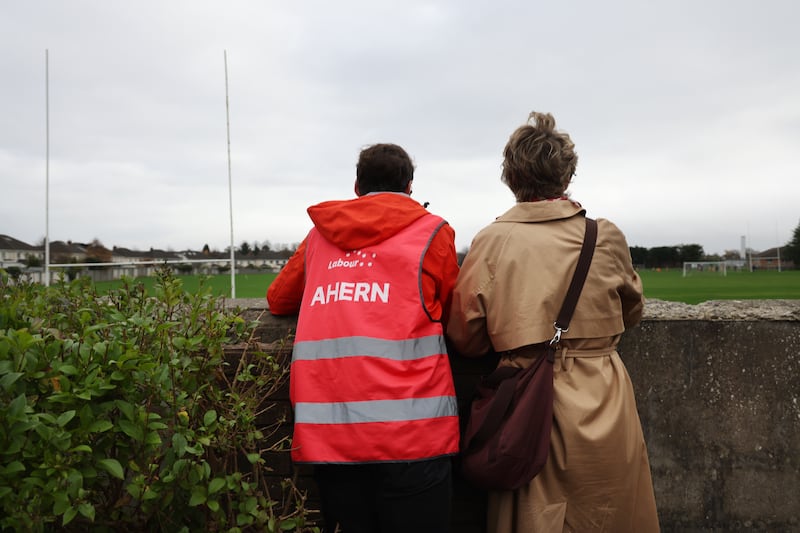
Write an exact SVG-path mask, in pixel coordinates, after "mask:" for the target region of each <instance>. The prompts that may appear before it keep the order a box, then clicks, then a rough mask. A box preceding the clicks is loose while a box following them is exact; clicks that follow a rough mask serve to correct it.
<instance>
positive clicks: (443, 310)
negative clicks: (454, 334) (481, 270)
mask: <svg viewBox="0 0 800 533" xmlns="http://www.w3.org/2000/svg"><path fill="white" fill-rule="evenodd" d="M457 277H458V256H457V255H456V245H455V231H453V228H452V227H450V225H449V224H445V225H444V226H442V228H441V229H440V230H439V231H438V233H437V234H436V235H435V236H434V238H433V240H432V241H431V245H430V247H429V248H428V251H427V252H426V253H425V258H424V259H423V260H422V293H423V296H424V298H425V307H426V309H427V310H428V312H429V313H430V315H431V317H432V318H433V319H434V320H441V321H442V323H445V324H446V323H447V314H448V312H449V310H450V301H451V300H452V297H453V288H454V287H455V284H456V278H457Z"/></svg>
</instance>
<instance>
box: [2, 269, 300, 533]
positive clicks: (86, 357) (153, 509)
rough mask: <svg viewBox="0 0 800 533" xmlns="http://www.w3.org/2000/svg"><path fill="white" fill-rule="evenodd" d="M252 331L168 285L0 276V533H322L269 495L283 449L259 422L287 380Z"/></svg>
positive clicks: (283, 495) (282, 498)
mask: <svg viewBox="0 0 800 533" xmlns="http://www.w3.org/2000/svg"><path fill="white" fill-rule="evenodd" d="M254 327H255V323H252V324H251V323H246V322H245V321H244V320H243V319H242V318H241V317H239V316H238V315H237V314H236V313H233V312H229V311H226V310H225V309H223V307H222V305H221V300H219V299H217V298H216V297H214V296H211V295H210V294H209V292H208V291H207V290H200V291H198V292H197V293H194V294H189V293H186V292H185V291H184V290H183V289H182V287H181V284H180V281H178V280H177V279H175V278H174V277H172V275H171V274H170V273H169V272H168V271H164V272H162V273H160V274H159V277H158V283H157V285H156V297H148V296H147V294H146V291H145V290H144V288H143V287H142V286H141V285H138V284H135V283H133V282H132V281H131V280H126V281H125V283H124V284H123V286H122V287H120V288H118V289H115V290H113V291H110V292H109V293H107V294H105V295H103V296H99V295H98V294H97V293H96V292H95V291H94V289H93V288H92V286H91V284H90V283H89V282H88V281H85V280H83V281H81V280H78V281H73V282H70V283H66V282H63V281H62V282H61V283H58V284H55V285H53V286H51V287H44V286H41V285H37V284H33V283H29V282H26V281H25V280H13V279H12V278H11V277H10V276H9V275H8V274H7V273H5V272H3V271H0V530H2V531H98V532H100V531H114V532H116V533H119V532H122V531H164V532H170V533H173V532H177V531H186V532H188V531H231V532H233V531H316V528H314V527H313V526H312V525H311V521H310V520H309V516H310V513H311V512H310V511H309V510H307V509H306V508H305V507H304V504H305V500H304V496H303V495H302V494H300V492H299V491H298V490H297V489H296V488H295V486H294V484H293V483H292V481H291V480H285V482H284V483H283V484H282V486H281V487H280V488H279V489H278V490H279V492H280V494H270V487H269V486H268V484H267V482H266V477H265V475H264V474H265V473H266V470H267V466H266V465H265V463H264V460H263V458H262V456H263V454H264V453H265V452H268V451H270V452H271V451H276V450H278V449H283V448H285V447H286V443H285V442H270V435H271V434H272V428H271V427H260V426H259V423H258V421H259V420H260V417H259V416H258V415H259V414H260V413H263V411H264V410H266V409H269V408H270V404H269V401H268V400H267V398H268V396H269V394H270V393H271V392H272V391H274V390H275V389H276V388H277V387H278V386H279V385H280V384H281V383H282V381H283V380H284V379H285V378H286V369H285V368H284V365H281V364H279V362H278V361H277V360H276V359H275V358H274V357H272V356H271V355H269V354H266V353H262V352H258V351H257V350H256V349H255V348H254V347H255V343H254V342H252V333H253V330H254ZM231 342H238V343H240V344H243V350H242V355H241V357H240V358H239V361H238V364H236V362H234V363H235V364H228V363H226V361H225V355H224V354H225V351H224V348H225V346H226V345H229V344H230V343H231ZM275 490H276V489H275V488H274V487H273V488H272V491H273V493H274V492H275Z"/></svg>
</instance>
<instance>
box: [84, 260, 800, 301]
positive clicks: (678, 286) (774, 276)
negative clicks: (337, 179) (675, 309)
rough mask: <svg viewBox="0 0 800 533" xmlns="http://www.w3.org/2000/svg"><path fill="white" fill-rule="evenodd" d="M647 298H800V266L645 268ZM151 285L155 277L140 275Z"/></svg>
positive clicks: (259, 291)
mask: <svg viewBox="0 0 800 533" xmlns="http://www.w3.org/2000/svg"><path fill="white" fill-rule="evenodd" d="M639 274H640V275H641V277H642V283H643V284H644V294H645V296H646V297H647V298H654V299H658V300H668V301H674V302H684V303H690V304H696V303H699V302H704V301H707V300H757V299H767V300H772V299H793V300H794V299H800V270H788V271H785V272H776V271H766V270H765V271H757V272H728V275H727V276H723V275H721V274H716V273H693V274H690V275H689V276H686V277H683V275H682V272H681V270H680V269H673V270H662V271H656V270H643V271H641V272H640V273H639ZM178 278H179V279H181V280H182V282H183V286H184V288H185V289H186V290H187V291H196V290H197V289H198V287H199V285H200V280H201V278H200V276H178ZM273 279H275V274H238V275H237V276H236V296H237V297H238V298H264V297H265V295H266V292H267V287H269V284H270V283H272V280H273ZM137 281H141V282H142V283H144V284H145V286H146V287H148V288H151V287H152V286H153V283H154V278H140V279H137ZM204 283H205V285H206V286H208V287H211V291H212V293H213V294H216V295H219V296H228V297H229V296H230V294H231V277H230V275H228V274H223V275H218V276H210V277H208V278H207V279H206V280H205V281H204ZM120 284H121V282H120V281H111V282H102V283H98V284H97V289H98V291H99V292H101V293H103V292H106V291H108V290H109V289H110V288H111V287H118V286H119V285H120Z"/></svg>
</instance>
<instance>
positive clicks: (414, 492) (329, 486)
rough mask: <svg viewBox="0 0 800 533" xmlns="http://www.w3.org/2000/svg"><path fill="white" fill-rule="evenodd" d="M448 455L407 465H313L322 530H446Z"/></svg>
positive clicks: (411, 532) (419, 532) (352, 532)
mask: <svg viewBox="0 0 800 533" xmlns="http://www.w3.org/2000/svg"><path fill="white" fill-rule="evenodd" d="M452 476H453V474H452V465H451V458H450V457H439V458H436V459H429V460H425V461H417V462H413V463H371V464H352V465H350V464H348V465H338V464H337V465H317V466H316V467H315V468H314V478H315V480H316V482H317V486H318V488H319V492H320V498H321V506H322V516H323V519H324V521H325V529H324V531H325V533H334V532H339V533H446V532H448V531H449V530H450V511H451V502H452V496H453V483H452V481H453V479H452Z"/></svg>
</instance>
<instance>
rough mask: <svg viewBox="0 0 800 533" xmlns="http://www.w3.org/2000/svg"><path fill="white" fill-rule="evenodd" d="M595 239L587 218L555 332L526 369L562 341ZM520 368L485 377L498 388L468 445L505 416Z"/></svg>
mask: <svg viewBox="0 0 800 533" xmlns="http://www.w3.org/2000/svg"><path fill="white" fill-rule="evenodd" d="M596 242H597V221H596V220H594V219H592V218H587V219H586V235H585V236H584V238H583V245H582V246H581V254H580V256H579V257H578V265H577V266H576V267H575V273H574V274H573V275H572V281H571V282H570V285H569V288H568V289H567V295H566V296H565V297H564V303H563V304H562V305H561V311H560V312H559V313H558V318H557V319H556V321H555V322H554V323H553V326H554V327H555V328H556V335H555V336H554V337H553V340H551V341H550V344H549V345H548V350H547V353H546V355H543V356H541V357H538V358H537V360H536V361H534V363H533V364H532V365H531V367H534V368H530V367H529V368H528V370H529V371H533V372H536V368H535V367H538V366H539V365H541V364H542V362H543V361H544V359H545V357H546V358H547V361H548V363H552V362H553V354H554V352H555V347H556V345H557V344H558V342H559V341H560V340H561V333H562V332H564V331H567V330H568V329H569V327H568V326H569V321H570V319H571V318H572V313H573V312H574V311H575V306H576V305H577V303H578V297H579V296H580V295H581V291H582V290H583V284H584V282H585V281H586V275H587V274H588V273H589V266H590V265H591V263H592V256H593V255H594V248H595V243H596ZM520 370H521V369H519V368H515V367H502V366H501V367H498V368H496V369H495V370H494V372H492V373H491V374H490V375H489V376H487V378H486V380H487V382H488V384H490V386H492V387H497V393H496V396H495V401H494V402H492V405H491V407H490V410H489V412H488V413H487V416H486V418H484V420H483V423H482V424H481V427H479V428H478V429H477V431H476V432H475V435H474V436H473V438H472V441H471V443H470V447H472V446H475V445H477V444H478V443H481V442H484V441H485V440H487V439H488V438H489V437H490V436H491V435H492V434H494V433H495V432H496V431H497V430H498V429H500V424H501V422H502V421H503V419H504V418H505V415H506V413H507V412H508V410H509V408H510V407H511V403H512V400H513V398H514V391H515V388H516V384H517V381H519V378H520V377H521V376H520V374H521V371H520Z"/></svg>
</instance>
